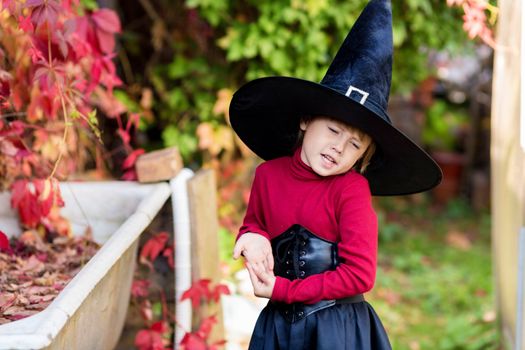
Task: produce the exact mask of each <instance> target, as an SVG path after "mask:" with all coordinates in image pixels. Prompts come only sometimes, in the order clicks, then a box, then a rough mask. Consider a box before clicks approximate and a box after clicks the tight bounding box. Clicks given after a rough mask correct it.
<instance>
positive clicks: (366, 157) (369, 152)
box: [295, 115, 376, 174]
mask: <svg viewBox="0 0 525 350" xmlns="http://www.w3.org/2000/svg"><path fill="white" fill-rule="evenodd" d="M316 118H328V119H332V120H335V121H337V122H340V123H343V124H345V125H346V126H347V127H348V128H350V130H351V131H355V132H357V134H358V135H359V137H360V138H361V139H362V140H363V141H368V140H370V144H369V145H368V147H367V149H366V151H365V152H364V153H363V155H362V156H361V158H359V160H358V161H357V162H356V163H355V164H354V166H353V167H352V169H355V170H357V171H358V172H359V173H360V174H364V172H365V171H366V168H367V167H368V166H369V165H370V161H371V160H372V157H373V155H374V153H375V151H376V144H375V142H374V140H373V139H372V137H371V136H370V135H368V134H367V133H366V132H364V131H363V130H361V129H359V128H357V127H355V126H353V125H351V124H348V123H346V122H344V121H342V120H339V119H336V118H332V117H325V116H313V115H307V116H304V117H302V118H301V121H303V122H307V123H308V122H310V121H312V120H314V119H316ZM303 138H304V131H303V130H301V129H300V128H299V134H298V135H297V143H296V145H295V148H297V147H300V146H301V145H302V143H303Z"/></svg>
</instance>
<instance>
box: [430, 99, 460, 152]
mask: <svg viewBox="0 0 525 350" xmlns="http://www.w3.org/2000/svg"><path fill="white" fill-rule="evenodd" d="M469 122H470V118H469V115H468V114H467V111H466V110H465V108H464V107H463V106H456V105H452V104H450V103H447V102H446V101H445V100H442V99H440V100H436V101H435V102H434V103H433V104H432V105H431V106H430V107H429V108H428V109H427V111H426V119H425V125H424V127H423V134H422V137H423V143H424V144H425V145H426V146H427V147H428V148H429V149H431V150H434V151H436V150H446V151H458V150H459V149H460V148H461V146H462V142H463V140H464V139H465V136H466V134H467V133H468V128H469Z"/></svg>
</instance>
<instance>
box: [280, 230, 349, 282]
mask: <svg viewBox="0 0 525 350" xmlns="http://www.w3.org/2000/svg"><path fill="white" fill-rule="evenodd" d="M271 243H272V252H273V257H274V261H275V265H274V270H273V272H274V274H275V275H276V276H281V277H284V278H287V279H289V280H294V279H296V278H306V277H308V276H311V275H314V274H318V273H322V272H324V271H329V270H335V268H336V267H337V265H339V259H338V257H337V244H335V243H333V242H330V241H327V240H325V239H323V238H320V237H317V236H316V235H314V234H313V233H312V232H310V231H308V230H307V229H306V228H304V227H302V226H301V225H297V224H296V225H293V226H292V227H290V228H289V229H287V230H286V231H284V232H283V233H282V234H280V235H279V236H277V237H276V238H274V239H272V242H271Z"/></svg>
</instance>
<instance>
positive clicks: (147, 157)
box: [135, 147, 183, 183]
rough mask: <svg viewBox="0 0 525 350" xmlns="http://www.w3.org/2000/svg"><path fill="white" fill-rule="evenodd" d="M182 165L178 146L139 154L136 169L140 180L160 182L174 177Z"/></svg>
mask: <svg viewBox="0 0 525 350" xmlns="http://www.w3.org/2000/svg"><path fill="white" fill-rule="evenodd" d="M182 166H183V164H182V157H181V156H180V153H179V150H178V148H177V147H169V148H164V149H161V150H158V151H153V152H148V153H146V154H143V155H141V156H139V157H138V158H137V163H136V164H135V170H136V171H137V178H138V180H139V182H142V183H144V182H158V181H164V180H169V179H172V178H174V177H175V175H177V174H178V173H179V171H180V170H181V169H182Z"/></svg>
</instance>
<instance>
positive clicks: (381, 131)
mask: <svg viewBox="0 0 525 350" xmlns="http://www.w3.org/2000/svg"><path fill="white" fill-rule="evenodd" d="M306 115H313V116H317V115H319V116H329V117H333V118H336V119H338V120H341V121H343V122H345V123H348V124H350V125H353V126H355V127H357V128H359V129H361V130H363V131H364V132H366V133H367V134H368V135H370V136H371V137H372V138H373V140H374V142H375V143H376V146H377V151H376V153H375V154H374V156H373V157H372V160H371V162H370V165H369V167H368V169H367V171H366V172H365V174H364V175H365V176H366V178H367V179H368V182H369V184H370V189H371V192H372V194H373V195H403V194H411V193H417V192H422V191H426V190H429V189H431V188H433V187H435V186H436V185H438V184H439V182H440V181H441V178H442V173H441V170H440V168H439V166H438V165H437V164H436V163H435V162H434V160H433V159H432V158H431V157H430V156H429V155H428V154H427V153H426V152H425V151H424V150H422V149H421V148H420V147H419V146H418V145H416V144H415V143H414V142H413V141H412V140H410V139H409V138H408V137H407V136H405V135H404V134H403V133H402V132H401V131H399V130H398V129H396V128H395V127H394V126H393V125H392V124H390V123H389V122H388V121H387V120H385V119H383V118H384V116H383V117H381V116H379V115H377V114H376V113H374V112H373V111H371V110H369V109H368V108H366V107H365V106H363V105H361V104H360V103H358V102H356V101H354V100H352V99H351V98H348V97H347V96H345V95H343V94H341V93H339V92H337V91H335V90H333V89H331V88H329V87H326V86H324V85H321V84H318V83H314V82H311V81H308V80H303V79H298V78H291V77H266V78H260V79H256V80H253V81H251V82H249V83H247V84H245V85H244V86H242V87H241V88H240V89H239V90H238V91H237V92H236V93H235V94H234V95H233V98H232V102H231V104H230V122H231V125H232V127H233V129H234V130H235V132H236V133H237V134H238V135H239V137H240V138H241V140H242V141H243V142H244V143H245V144H246V145H247V146H248V147H249V148H250V149H251V150H252V151H253V152H254V153H255V154H257V155H258V156H259V157H261V158H263V159H265V160H269V159H274V158H278V157H282V156H286V155H291V154H292V153H293V150H294V148H295V147H296V143H297V136H298V132H299V121H300V119H301V118H302V117H304V116H306Z"/></svg>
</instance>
